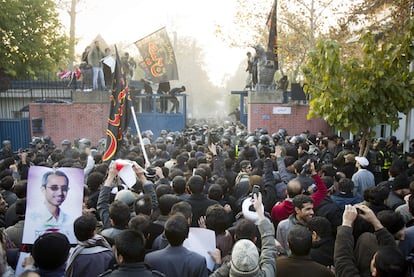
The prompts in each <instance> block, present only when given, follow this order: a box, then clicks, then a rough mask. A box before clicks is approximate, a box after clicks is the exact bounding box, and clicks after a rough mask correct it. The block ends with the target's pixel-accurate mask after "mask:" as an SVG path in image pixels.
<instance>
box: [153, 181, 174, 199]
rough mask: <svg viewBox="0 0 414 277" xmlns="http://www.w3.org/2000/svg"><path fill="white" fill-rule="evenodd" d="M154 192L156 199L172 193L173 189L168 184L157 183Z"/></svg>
mask: <svg viewBox="0 0 414 277" xmlns="http://www.w3.org/2000/svg"><path fill="white" fill-rule="evenodd" d="M155 193H156V194H157V199H160V197H161V196H163V195H166V194H173V193H174V191H173V189H172V188H171V186H170V185H167V184H159V185H158V186H157V188H156V189H155Z"/></svg>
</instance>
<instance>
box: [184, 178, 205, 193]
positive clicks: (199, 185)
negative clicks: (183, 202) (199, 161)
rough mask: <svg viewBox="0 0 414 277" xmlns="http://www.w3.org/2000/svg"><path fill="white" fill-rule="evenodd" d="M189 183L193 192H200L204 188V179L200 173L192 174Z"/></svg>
mask: <svg viewBox="0 0 414 277" xmlns="http://www.w3.org/2000/svg"><path fill="white" fill-rule="evenodd" d="M187 184H188V187H189V189H190V191H191V193H193V194H200V193H202V192H203V190H204V180H203V178H202V177H201V176H200V175H194V176H191V177H190V178H189V179H188V182H187Z"/></svg>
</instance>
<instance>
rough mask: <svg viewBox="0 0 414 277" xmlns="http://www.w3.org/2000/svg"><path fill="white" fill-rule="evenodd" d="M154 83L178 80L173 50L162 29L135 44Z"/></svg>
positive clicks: (165, 32) (164, 30)
mask: <svg viewBox="0 0 414 277" xmlns="http://www.w3.org/2000/svg"><path fill="white" fill-rule="evenodd" d="M135 45H136V46H137V47H138V50H139V52H140V54H141V56H142V58H143V59H144V63H145V66H146V67H147V69H148V72H149V75H150V78H151V81H153V82H154V83H161V82H168V81H170V80H178V70H177V62H176V60H175V54H174V49H173V47H172V45H171V42H170V39H169V38H168V34H167V31H166V29H165V27H164V28H161V29H159V30H158V31H155V32H154V33H152V34H150V35H148V36H146V37H144V38H143V39H140V40H138V41H137V42H135Z"/></svg>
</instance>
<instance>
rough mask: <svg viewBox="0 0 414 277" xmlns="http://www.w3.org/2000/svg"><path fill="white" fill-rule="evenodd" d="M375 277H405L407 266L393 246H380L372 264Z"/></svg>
mask: <svg viewBox="0 0 414 277" xmlns="http://www.w3.org/2000/svg"><path fill="white" fill-rule="evenodd" d="M374 266H375V269H376V270H377V276H380V277H405V276H407V269H408V265H407V262H406V260H405V257H404V255H403V254H402V253H401V251H400V250H399V249H398V248H397V247H395V246H380V248H379V249H378V251H377V253H376V255H375V262H374Z"/></svg>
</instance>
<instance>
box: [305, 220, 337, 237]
mask: <svg viewBox="0 0 414 277" xmlns="http://www.w3.org/2000/svg"><path fill="white" fill-rule="evenodd" d="M308 228H309V230H311V231H314V232H315V233H316V234H317V235H318V236H320V237H321V238H329V237H332V235H333V233H332V226H331V222H330V221H329V220H328V219H327V218H326V217H323V216H314V217H312V219H311V220H309V221H308Z"/></svg>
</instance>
